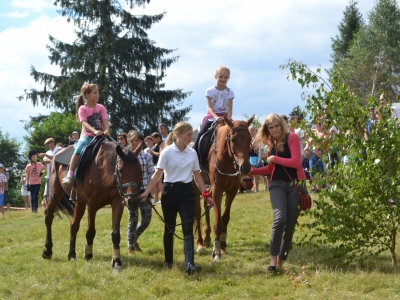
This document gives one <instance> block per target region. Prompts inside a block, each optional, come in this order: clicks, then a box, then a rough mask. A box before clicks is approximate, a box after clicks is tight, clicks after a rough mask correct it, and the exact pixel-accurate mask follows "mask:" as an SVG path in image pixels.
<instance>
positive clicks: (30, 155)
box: [28, 150, 38, 159]
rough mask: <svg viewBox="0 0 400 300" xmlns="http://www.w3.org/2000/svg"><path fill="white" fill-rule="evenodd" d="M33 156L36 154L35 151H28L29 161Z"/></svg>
mask: <svg viewBox="0 0 400 300" xmlns="http://www.w3.org/2000/svg"><path fill="white" fill-rule="evenodd" d="M35 154H38V153H37V151H36V150H31V151H29V155H28V157H29V159H31V157H32V155H35Z"/></svg>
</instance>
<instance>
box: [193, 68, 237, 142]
mask: <svg viewBox="0 0 400 300" xmlns="http://www.w3.org/2000/svg"><path fill="white" fill-rule="evenodd" d="M230 75H231V71H230V70H229V68H227V67H224V66H219V67H218V68H217V70H216V71H215V74H214V77H215V79H216V83H215V85H213V86H212V87H210V88H208V89H207V90H206V98H207V114H206V116H205V117H204V119H203V121H202V123H201V125H200V130H199V133H198V135H197V137H196V141H195V142H194V147H193V148H194V149H198V143H199V139H200V137H201V136H202V135H203V134H204V133H206V132H207V130H208V129H209V128H210V126H211V124H212V123H213V122H214V121H218V122H221V121H222V120H223V119H224V116H225V117H226V118H227V119H231V118H232V107H233V98H235V94H234V93H233V91H232V90H231V89H230V88H228V87H227V86H226V84H227V83H228V80H229V78H230Z"/></svg>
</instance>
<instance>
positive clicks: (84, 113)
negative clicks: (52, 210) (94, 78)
mask: <svg viewBox="0 0 400 300" xmlns="http://www.w3.org/2000/svg"><path fill="white" fill-rule="evenodd" d="M98 100H99V88H98V86H97V85H96V84H93V83H87V84H84V85H83V86H82V88H81V94H80V95H79V96H78V98H77V100H76V111H77V119H78V121H79V122H80V123H81V124H82V133H81V137H80V138H79V141H78V144H77V146H76V148H75V151H74V155H72V157H71V162H70V164H69V171H68V174H67V176H66V177H64V179H63V184H71V183H72V181H73V180H74V177H75V174H74V172H75V169H76V165H77V164H78V159H79V155H80V154H81V152H82V149H83V148H84V147H86V146H87V145H88V144H89V143H90V142H91V141H92V140H93V138H94V137H95V136H96V135H97V136H102V135H105V136H110V124H109V123H108V115H107V110H106V108H105V107H104V106H103V105H101V104H98V103H97V101H98Z"/></svg>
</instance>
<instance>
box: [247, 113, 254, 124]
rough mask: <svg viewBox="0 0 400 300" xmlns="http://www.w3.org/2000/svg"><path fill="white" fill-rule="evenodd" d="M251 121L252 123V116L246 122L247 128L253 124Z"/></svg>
mask: <svg viewBox="0 0 400 300" xmlns="http://www.w3.org/2000/svg"><path fill="white" fill-rule="evenodd" d="M253 121H254V114H253V115H252V116H251V117H250V119H248V120H247V127H249V126H250V125H251V123H253Z"/></svg>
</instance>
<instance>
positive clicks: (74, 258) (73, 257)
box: [68, 254, 78, 260]
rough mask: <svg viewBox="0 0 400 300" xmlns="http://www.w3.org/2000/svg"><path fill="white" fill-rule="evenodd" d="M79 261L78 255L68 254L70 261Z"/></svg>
mask: <svg viewBox="0 0 400 300" xmlns="http://www.w3.org/2000/svg"><path fill="white" fill-rule="evenodd" d="M71 259H72V260H78V259H77V258H76V255H69V254H68V260H71Z"/></svg>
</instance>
